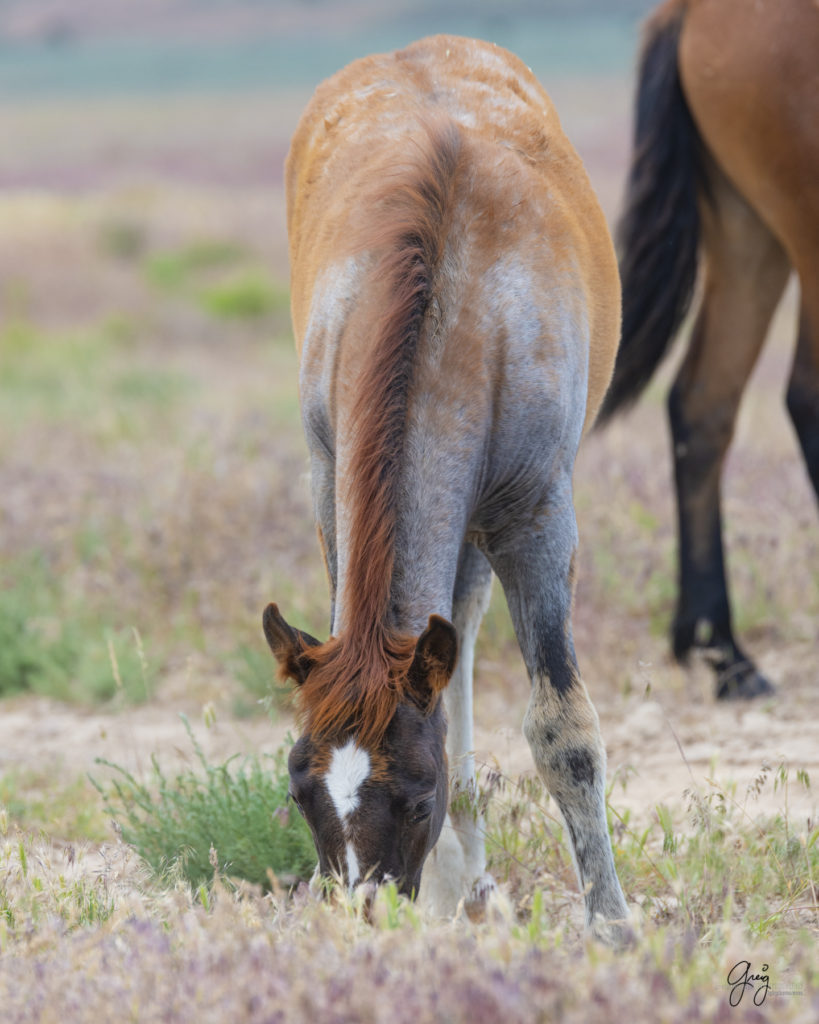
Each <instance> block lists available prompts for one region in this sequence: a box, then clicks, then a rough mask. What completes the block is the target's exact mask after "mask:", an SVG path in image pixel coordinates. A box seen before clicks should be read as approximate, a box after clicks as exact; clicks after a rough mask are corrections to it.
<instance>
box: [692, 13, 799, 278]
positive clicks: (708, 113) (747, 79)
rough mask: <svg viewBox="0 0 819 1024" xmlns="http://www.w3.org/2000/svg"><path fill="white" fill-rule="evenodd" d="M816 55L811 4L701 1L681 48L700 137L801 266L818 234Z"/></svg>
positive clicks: (693, 112)
mask: <svg viewBox="0 0 819 1024" xmlns="http://www.w3.org/2000/svg"><path fill="white" fill-rule="evenodd" d="M817 54H819V7H817V6H816V4H814V3H812V2H811V0H779V2H778V3H765V4H748V3H747V0H694V2H692V3H691V6H690V8H689V12H688V16H687V18H686V21H685V25H684V28H683V34H682V38H681V42H680V53H679V61H680V75H681V79H682V83H683V89H684V91H685V94H686V99H687V101H688V104H689V106H690V108H691V112H692V114H693V117H694V120H695V122H696V124H697V127H698V129H699V131H700V133H701V135H702V136H703V138H704V140H705V142H706V143H707V146H708V148H709V149H710V151H711V152H712V153H713V155H714V156H715V158H716V160H717V161H718V163H719V164H720V166H721V168H722V170H723V171H724V172H725V174H726V175H727V176H728V178H729V179H730V180H731V181H732V182H733V183H734V185H735V186H736V188H737V189H738V190H739V192H740V193H741V194H742V195H743V196H744V197H745V198H746V199H747V200H748V202H749V203H750V205H751V206H752V207H753V208H754V209H755V210H756V211H757V213H758V214H759V215H760V217H761V218H762V219H763V220H764V221H765V222H766V223H767V225H768V226H769V227H770V228H771V230H772V231H773V233H774V234H775V235H776V236H777V237H778V238H779V239H780V241H781V242H782V243H783V245H784V246H785V248H786V249H787V250H788V251H789V253H790V256H791V258H792V259H793V260H794V262H796V263H797V264H798V263H799V260H800V253H801V251H802V250H803V249H804V248H805V247H806V246H807V245H809V244H810V245H811V246H812V245H814V244H815V243H816V241H817V238H816V235H817V231H819V132H817V130H816V126H817V124H819V59H818V58H817ZM811 236H812V237H813V242H812V243H810V242H809V238H810V237H811Z"/></svg>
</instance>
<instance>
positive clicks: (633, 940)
mask: <svg viewBox="0 0 819 1024" xmlns="http://www.w3.org/2000/svg"><path fill="white" fill-rule="evenodd" d="M587 935H588V937H589V938H590V939H593V940H594V941H595V942H599V943H600V944H601V945H603V946H608V947H609V948H610V949H613V950H615V952H618V953H620V952H623V951H625V950H627V949H633V948H634V947H635V946H636V945H637V931H636V928H635V924H634V921H633V920H632V918H631V916H630V915H629V916H627V917H623V918H620V919H619V920H616V921H607V920H605V919H604V918H602V917H600V915H598V916H597V917H596V918H595V920H594V923H593V924H592V926H591V927H590V928H589V929H587Z"/></svg>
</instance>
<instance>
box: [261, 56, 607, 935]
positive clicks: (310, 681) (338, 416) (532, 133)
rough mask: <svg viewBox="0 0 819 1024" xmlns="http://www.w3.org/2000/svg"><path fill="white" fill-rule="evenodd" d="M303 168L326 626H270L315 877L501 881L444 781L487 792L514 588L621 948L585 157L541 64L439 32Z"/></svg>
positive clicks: (406, 885) (529, 719)
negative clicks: (599, 688)
mask: <svg viewBox="0 0 819 1024" xmlns="http://www.w3.org/2000/svg"><path fill="white" fill-rule="evenodd" d="M286 171H287V199H288V229H289V238H290V256H291V269H292V309H293V323H294V327H295V334H296V338H297V344H298V348H299V352H300V356H301V375H300V394H301V406H302V416H303V421H304V428H305V431H306V435H307V439H308V442H309V447H310V456H311V466H312V487H313V499H314V506H315V515H316V519H317V522H318V532H319V539H320V542H321V546H322V549H323V552H324V557H325V560H326V565H327V572H328V576H329V580H330V588H331V595H332V609H331V633H332V636H331V639H330V640H328V641H327V642H326V643H319V642H318V641H317V640H315V639H313V638H312V637H310V636H308V635H306V634H305V633H302V632H300V631H298V630H295V629H293V628H292V627H290V626H289V625H288V624H287V623H286V622H285V621H284V619H283V618H282V617H281V615H280V613H279V611H278V609H277V607H276V606H275V605H270V606H269V607H268V608H267V610H266V612H265V616H264V628H265V634H266V636H267V639H268V642H269V644H270V646H271V648H272V650H273V652H274V654H275V655H276V657H277V659H278V660H279V662H280V664H281V669H282V673H283V674H284V675H285V676H287V677H289V678H291V679H293V680H294V681H295V683H296V684H297V687H298V702H299V706H300V710H301V713H302V718H303V726H304V732H303V735H302V736H301V738H300V739H299V740H298V742H297V743H296V744H295V746H294V747H293V750H292V752H291V755H290V764H289V767H290V777H291V793H292V796H293V799H294V800H295V801H296V803H297V805H298V807H299V808H300V810H301V811H302V813H303V814H304V817H305V818H306V819H307V822H308V824H309V825H310V827H311V829H312V832H313V836H314V839H315V842H316V848H317V850H318V855H319V868H320V870H321V872H322V873H325V874H332V873H334V874H337V875H340V876H341V877H342V878H343V879H344V880H345V881H346V883H347V884H348V885H350V886H353V885H355V883H357V882H361V881H363V880H364V879H366V878H368V877H370V878H372V879H373V880H375V881H380V880H383V879H385V878H387V877H391V878H393V879H395V881H396V882H397V884H398V887H399V889H400V890H401V891H402V892H404V893H407V894H413V893H416V892H418V890H419V886H420V883H421V869H422V867H423V866H424V863H425V861H426V862H427V865H426V869H425V874H424V885H423V889H422V894H423V895H424V896H425V897H426V896H427V895H428V896H429V898H430V899H431V900H432V901H433V902H434V903H437V905H438V908H439V909H440V910H442V911H444V912H450V911H452V910H454V909H455V907H456V906H457V904H458V902H459V901H460V900H461V899H465V900H466V901H467V903H470V902H472V903H478V904H480V902H481V901H482V900H483V899H484V898H485V896H486V894H487V892H488V890H489V889H490V888H491V880H490V879H488V878H487V876H486V875H485V851H484V844H483V836H482V830H481V824H480V822H479V821H476V819H475V815H474V814H473V813H472V809H471V808H470V807H467V808H464V804H465V803H467V804H468V803H469V801H468V800H464V799H461V800H459V801H457V802H456V806H457V807H458V808H460V810H459V811H456V810H455V808H453V813H452V817H451V820H447V818H448V815H447V799H448V773H450V772H451V774H452V778H453V784H454V787H455V789H456V791H457V792H458V793H460V794H462V795H463V794H464V793H465V794H466V795H467V796H468V795H469V794H471V793H473V792H474V785H475V781H474V761H473V753H472V751H473V739H472V661H473V647H474V643H475V637H476V633H477V630H478V626H479V623H480V620H481V617H482V615H483V613H484V611H485V610H486V606H487V602H488V600H489V589H490V584H491V578H492V570H494V572H495V573H496V574H497V576H498V577H499V579H500V581H501V584H502V585H503V589H504V592H505V594H506V597H507V601H508V604H509V608H510V611H511V614H512V619H513V622H514V626H515V630H516V632H517V636H518V639H519V641H520V646H521V649H522V651H523V655H524V658H525V661H526V665H527V668H528V670H529V675H530V677H531V685H532V691H531V702H530V705H529V709H528V711H527V714H526V717H525V721H524V732H525V735H526V737H527V739H528V741H529V743H530V745H531V748H532V752H533V754H534V758H535V762H536V764H537V767H538V769H539V771H540V774H541V776H542V777H543V779H544V781H545V782H546V785H547V786H548V788H549V790H550V792H551V793H552V795H553V796H554V797H555V799H556V801H557V803H558V805H559V807H560V810H561V812H562V814H563V816H564V818H565V820H566V824H567V827H568V834H569V836H570V839H571V844H572V849H573V854H574V859H575V865H576V868H577V873H578V876H579V879H580V885H581V889H582V891H583V893H584V895H585V901H586V920H587V924H588V925H589V926H590V927H592V928H594V929H595V930H596V931H598V932H599V933H609V934H613V937H614V938H615V939H616V938H617V937H618V925H617V924H615V923H614V922H618V921H623V920H624V919H625V918H626V917H627V909H626V904H625V901H624V899H623V895H622V892H621V890H620V885H619V883H618V881H617V876H616V874H615V870H614V861H613V857H612V851H611V845H610V841H609V835H608V830H607V827H606V814H605V793H604V786H605V767H606V762H605V753H604V749H603V744H602V742H601V739H600V734H599V730H598V722H597V715H596V713H595V711H594V708H593V707H592V704H591V702H590V700H589V697H588V695H587V693H586V688H585V686H584V684H583V682H582V680H581V678H580V673H579V671H578V668H577V662H576V660H575V654H574V648H573V644H572V629H571V621H570V610H571V600H572V587H573V582H574V557H575V548H576V544H577V529H576V525H575V516H574V510H573V506H572V470H573V466H574V461H575V454H576V451H577V446H578V443H579V441H580V437H581V434H582V432H583V428H584V425H585V424H587V423H589V422H590V421H591V420H592V419H593V417H594V415H595V412H596V410H597V407H598V405H599V404H600V402H601V399H602V397H603V393H604V391H605V389H606V386H607V384H608V380H609V376H610V373H611V368H612V365H613V362H614V354H615V350H616V346H617V337H618V331H619V286H618V277H617V268H616V264H615V259H614V253H613V250H612V245H611V242H610V239H609V235H608V231H607V228H606V224H605V221H604V219H603V216H602V213H601V211H600V209H599V207H598V205H597V202H596V199H595V197H594V194H593V192H592V189H591V187H590V185H589V181H588V178H587V177H586V174H585V171H584V169H583V166H582V164H581V162H580V160H579V158H578V157H577V155H576V154H575V152H574V150H573V149H572V148H571V146H570V144H569V143H568V141H567V140H566V138H565V136H564V135H563V132H562V131H561V128H560V123H559V121H558V118H557V115H556V113H555V111H554V108H553V107H552V105H551V102H550V101H549V99H548V97H547V96H546V94H545V93H544V92H543V90H542V89H541V88H540V86H539V85H538V83H537V82H536V80H535V79H534V77H533V76H532V74H531V73H530V72H529V71H528V70H527V69H526V68H525V67H524V66H523V65H522V64H521V63H520V61H518V60H517V59H516V58H515V57H513V56H512V55H511V54H509V53H506V52H505V51H504V50H501V49H499V48H498V47H496V46H491V45H488V44H486V43H481V42H475V41H471V40H467V39H460V38H456V37H448V36H438V37H434V38H431V39H425V40H423V41H421V42H418V43H416V44H414V45H413V46H410V47H408V48H407V49H405V50H402V51H400V52H397V53H394V54H389V55H386V56H375V57H370V58H368V59H365V60H361V61H357V62H356V63H354V64H352V65H350V66H349V67H348V68H346V69H344V70H343V71H341V72H339V73H338V74H337V75H335V76H334V77H333V78H331V79H330V80H329V81H328V82H325V83H324V84H323V85H322V86H320V87H319V89H318V90H317V92H316V95H315V97H314V98H313V100H312V102H311V103H310V105H309V106H308V108H307V111H306V112H305V114H304V116H303V117H302V120H301V123H300V124H299V127H298V129H297V131H296V134H295V137H294V139H293V143H292V146H291V149H290V154H289V156H288V159H287V167H286ZM450 622H451V623H453V624H454V625H451V624H450ZM456 636H457V638H458V640H456ZM458 641H459V645H460V658H457V654H458ZM442 695H443V700H442V699H441V698H442ZM444 704H445V705H446V714H445V711H444V706H443V705H444ZM447 723H448V731H447ZM445 821H446V827H444V825H445ZM442 829H443V835H442ZM439 836H441V841H440V843H439V844H438V847H437V848H435V849H433V847H435V845H436V841H437V840H438V839H439Z"/></svg>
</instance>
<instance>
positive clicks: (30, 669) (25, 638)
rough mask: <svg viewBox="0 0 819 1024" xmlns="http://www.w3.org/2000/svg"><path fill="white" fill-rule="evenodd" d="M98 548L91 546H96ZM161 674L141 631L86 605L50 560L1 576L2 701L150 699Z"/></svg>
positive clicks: (11, 568)
mask: <svg viewBox="0 0 819 1024" xmlns="http://www.w3.org/2000/svg"><path fill="white" fill-rule="evenodd" d="M92 543H93V541H92ZM154 679H155V669H154V667H153V666H152V665H151V663H150V661H149V660H148V658H147V656H146V653H145V649H144V646H143V642H142V638H141V637H140V635H139V633H138V632H137V630H136V628H135V627H128V626H123V625H121V624H119V623H117V621H116V613H115V610H114V609H110V608H109V610H108V612H107V614H106V611H105V610H104V609H103V608H100V607H94V608H92V607H90V606H83V604H82V603H77V602H76V600H73V599H72V597H71V595H70V594H68V593H66V592H65V589H64V588H63V586H62V585H61V583H60V581H59V580H58V579H57V578H55V576H54V574H53V572H52V571H51V569H50V568H49V566H48V564H47V561H46V560H45V559H44V558H42V557H38V556H37V555H31V554H29V555H26V556H24V557H21V558H20V559H18V560H17V561H16V562H14V563H13V564H11V565H9V564H6V565H5V566H4V568H3V575H2V578H0V696H8V695H10V694H15V693H24V692H31V693H37V694H40V695H41V696H49V697H56V698H58V699H60V700H76V701H81V702H83V701H86V702H95V701H106V700H111V699H112V698H113V697H114V696H116V695H118V694H119V695H122V696H123V697H124V698H125V699H126V700H128V701H141V700H146V699H147V698H148V697H150V696H151V693H152V692H153V687H154Z"/></svg>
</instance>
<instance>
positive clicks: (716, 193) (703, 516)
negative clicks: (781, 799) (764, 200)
mask: <svg viewBox="0 0 819 1024" xmlns="http://www.w3.org/2000/svg"><path fill="white" fill-rule="evenodd" d="M711 186H712V194H711V199H710V201H704V202H703V204H702V240H703V247H704V252H705V265H706V269H705V280H704V289H703V292H704V295H703V301H702V306H701V308H700V311H699V315H698V316H697V320H696V323H695V326H694V330H693V333H692V336H691V342H690V345H689V349H688V352H687V353H686V356H685V359H684V361H683V363H682V366H681V367H680V370H679V373H678V375H677V378H676V380H675V382H674V386H673V387H672V389H671V393H670V395H669V399H668V409H669V418H670V421H671V434H672V444H673V456H674V471H675V478H676V485H677V512H678V524H679V598H678V604H677V610H676V614H675V618H674V624H673V646H674V654H675V655H676V657H677V658H678V659H679V660H681V661H685V660H686V658H687V656H688V654H689V652H690V651H691V650H692V649H699V650H700V651H702V652H703V654H704V655H705V657H706V658H707V660H708V661H709V663H710V664H711V666H712V667H713V669H714V670H715V672H716V676H717V680H716V685H717V689H716V695H717V697H718V698H723V699H725V698H750V697H756V696H758V695H760V694H764V693H768V692H771V691H772V687H771V685H770V683H769V682H768V681H767V680H766V679H765V678H764V676H762V675H760V673H759V672H758V671H757V669H756V667H755V666H754V664H753V662H752V661H751V660H750V659H749V658H748V657H747V655H746V654H745V653H744V652H743V651H742V650H741V648H740V647H739V646H738V644H737V642H736V640H735V638H734V634H733V630H732V626H731V609H730V603H729V599H728V589H727V584H726V579H725V560H724V555H723V544H722V522H721V510H720V504H721V502H720V476H721V473H722V465H723V461H724V459H725V454H726V452H727V450H728V446H729V444H730V442H731V437H732V435H733V432H734V424H735V422H736V414H737V409H738V407H739V402H740V398H741V397H742V392H743V390H744V388H745V385H746V383H747V381H748V377H749V376H750V374H751V370H752V369H753V367H754V364H755V362H756V359H757V356H758V355H759V352H760V349H761V348H762V344H763V342H764V340H765V335H766V333H767V330H768V325H769V323H770V320H771V316H772V315H773V312H774V310H775V308H776V305H777V303H778V302H779V299H780V297H781V295H782V291H783V289H784V287H785V283H786V281H787V278H788V272H789V264H788V260H787V257H786V256H785V253H784V250H783V249H782V247H781V246H780V244H779V242H778V241H777V240H776V239H775V238H774V236H773V235H772V234H771V233H770V231H769V230H768V229H767V227H766V226H765V225H764V224H763V223H762V221H761V220H760V219H759V218H758V217H757V215H756V213H755V212H754V211H753V210H752V209H751V207H750V206H748V204H747V203H746V202H745V201H744V200H743V199H742V198H741V197H740V195H739V194H738V193H737V192H736V191H735V189H734V188H733V187H732V186H731V185H730V184H729V183H728V182H727V180H726V179H725V178H724V177H723V176H722V175H721V174H720V172H718V171H717V170H716V169H714V170H713V173H712V175H711Z"/></svg>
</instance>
